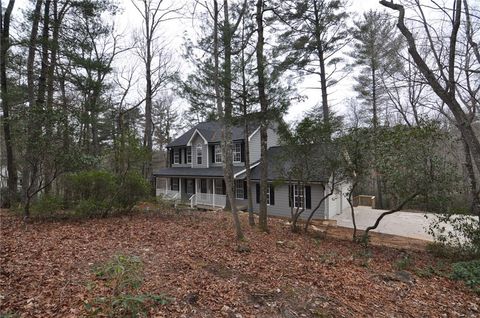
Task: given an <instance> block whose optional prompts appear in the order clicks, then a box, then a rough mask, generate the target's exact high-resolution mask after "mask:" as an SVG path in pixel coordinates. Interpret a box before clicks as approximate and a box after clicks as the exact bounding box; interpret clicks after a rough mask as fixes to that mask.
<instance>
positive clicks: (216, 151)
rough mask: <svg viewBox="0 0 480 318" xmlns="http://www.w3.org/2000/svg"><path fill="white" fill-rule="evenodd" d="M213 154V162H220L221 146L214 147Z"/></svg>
mask: <svg viewBox="0 0 480 318" xmlns="http://www.w3.org/2000/svg"><path fill="white" fill-rule="evenodd" d="M213 147H214V150H215V151H214V152H215V162H222V146H221V145H214V146H213Z"/></svg>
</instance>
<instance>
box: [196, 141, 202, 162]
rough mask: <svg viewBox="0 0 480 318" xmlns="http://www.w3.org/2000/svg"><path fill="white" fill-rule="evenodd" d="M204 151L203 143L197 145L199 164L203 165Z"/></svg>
mask: <svg viewBox="0 0 480 318" xmlns="http://www.w3.org/2000/svg"><path fill="white" fill-rule="evenodd" d="M202 151H203V147H202V145H201V144H199V145H197V165H201V164H202V156H203V154H202Z"/></svg>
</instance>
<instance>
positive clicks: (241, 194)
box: [235, 180, 245, 200]
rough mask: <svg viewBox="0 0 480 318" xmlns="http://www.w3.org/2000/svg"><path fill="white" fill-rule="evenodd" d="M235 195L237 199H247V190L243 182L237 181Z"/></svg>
mask: <svg viewBox="0 0 480 318" xmlns="http://www.w3.org/2000/svg"><path fill="white" fill-rule="evenodd" d="M235 193H236V198H237V199H242V200H243V199H244V198H245V189H244V187H243V180H235Z"/></svg>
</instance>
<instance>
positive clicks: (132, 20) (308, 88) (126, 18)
mask: <svg viewBox="0 0 480 318" xmlns="http://www.w3.org/2000/svg"><path fill="white" fill-rule="evenodd" d="M189 1H192V0H186V2H187V4H189ZM28 2H29V0H17V1H16V3H15V9H16V10H15V11H14V15H21V12H20V10H21V8H24V7H26V6H27V3H28ZM165 2H166V3H167V4H168V3H173V4H177V3H181V2H182V1H181V0H177V1H176V0H165ZM350 3H351V5H350V11H351V12H353V13H357V14H361V13H363V12H364V11H367V10H369V9H380V10H381V9H382V8H383V7H382V6H381V5H380V4H379V3H378V0H350ZM119 4H120V7H121V8H122V9H123V10H121V11H120V12H119V14H118V15H117V17H116V22H115V23H116V28H117V30H119V31H120V32H123V33H125V35H126V37H127V38H129V37H130V36H131V34H132V33H133V31H134V30H136V29H138V28H139V25H140V23H141V17H140V14H139V13H138V12H137V10H136V9H135V7H134V6H133V4H132V2H131V0H119ZM161 31H162V33H164V34H163V36H165V37H166V38H167V39H168V40H169V42H170V46H171V50H172V53H173V56H178V57H179V58H181V56H182V53H183V50H182V45H183V38H184V35H187V36H191V37H192V38H194V37H195V36H194V35H195V31H194V28H193V27H192V21H191V19H190V16H186V17H185V18H183V19H178V20H170V21H166V22H163V24H162V27H161ZM347 50H348V49H347ZM125 60H126V61H128V58H125ZM122 63H123V61H120V63H119V64H122ZM127 63H128V62H127ZM180 71H182V68H180ZM352 77H353V76H347V77H346V78H345V79H344V80H343V81H341V82H340V83H338V84H337V85H336V86H334V87H332V88H331V89H330V91H329V95H330V96H329V102H330V105H331V107H332V109H333V110H334V111H335V112H338V113H344V111H345V110H346V107H345V104H346V100H347V99H349V98H351V97H354V96H355V92H353V89H352V85H353V81H352V80H353V78H352ZM313 87H319V83H318V79H317V78H315V77H310V78H307V79H306V80H305V81H304V82H303V83H302V84H301V85H300V86H299V87H298V91H299V92H300V94H302V95H305V96H306V100H305V101H303V102H301V103H296V104H293V105H292V106H291V108H290V110H289V113H288V115H287V117H286V120H287V121H294V120H299V119H301V118H302V115H303V113H304V112H305V111H307V110H309V109H311V108H312V107H313V106H315V105H316V104H317V103H319V101H320V90H319V89H314V88H313ZM187 106H188V105H187V104H186V102H185V101H182V102H179V106H178V107H179V108H185V107H187Z"/></svg>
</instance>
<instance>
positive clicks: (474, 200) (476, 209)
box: [462, 139, 480, 216]
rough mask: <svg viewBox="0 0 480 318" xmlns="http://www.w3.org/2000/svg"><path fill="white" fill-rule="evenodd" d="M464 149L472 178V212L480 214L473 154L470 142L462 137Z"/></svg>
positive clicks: (470, 177) (466, 166)
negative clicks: (469, 145)
mask: <svg viewBox="0 0 480 318" xmlns="http://www.w3.org/2000/svg"><path fill="white" fill-rule="evenodd" d="M462 144H463V151H464V152H465V168H466V169H467V173H468V178H469V179H470V202H471V204H470V213H472V214H473V215H478V216H480V199H479V197H478V195H479V191H478V186H477V179H476V176H475V170H474V169H473V164H472V155H471V153H470V148H469V147H468V144H467V143H466V142H465V140H464V139H462Z"/></svg>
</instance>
